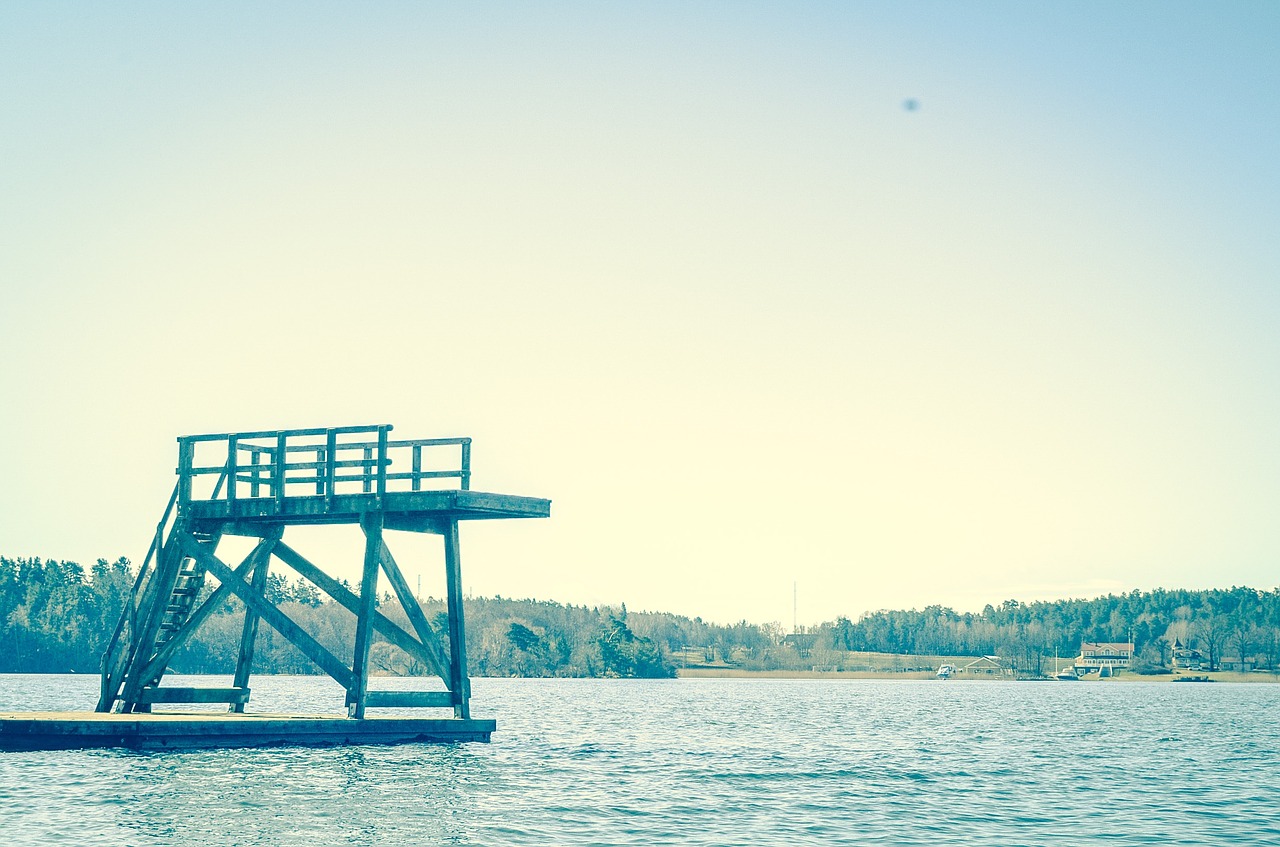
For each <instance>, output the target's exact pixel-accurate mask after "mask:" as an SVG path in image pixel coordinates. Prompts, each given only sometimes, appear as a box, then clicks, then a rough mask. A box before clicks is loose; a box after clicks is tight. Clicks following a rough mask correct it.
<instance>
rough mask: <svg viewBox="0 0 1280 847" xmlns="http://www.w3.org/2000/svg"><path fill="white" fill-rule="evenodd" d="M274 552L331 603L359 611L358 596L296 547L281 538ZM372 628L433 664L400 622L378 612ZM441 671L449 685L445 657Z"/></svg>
mask: <svg viewBox="0 0 1280 847" xmlns="http://www.w3.org/2000/svg"><path fill="white" fill-rule="evenodd" d="M275 555H276V558H278V559H280V561H282V562H284V563H285V564H286V565H288V566H289V567H291V568H293V569H294V570H295V571H297V572H298V573H299V574H300V575H302V576H304V577H306V578H307V579H309V580H311V582H312V584H314V585H315V586H316V587H317V588H319V589H320V590H321V591H323V592H324V593H326V594H328V595H329V596H330V597H332V598H333V600H334V602H336V603H338V604H340V605H341V606H342V607H343V608H345V609H346V610H347V611H349V612H351V613H352V614H359V613H360V598H359V597H357V596H356V595H355V594H354V593H353V592H351V591H348V590H347V589H346V588H344V587H343V586H342V583H340V582H338V581H337V580H336V579H334V578H333V577H331V576H329V575H328V574H327V573H325V572H324V571H322V570H320V569H319V568H318V567H316V566H315V565H313V564H312V563H311V562H309V561H307V559H306V558H305V557H304V556H303V555H302V554H301V553H299V552H298V551H297V550H294V549H293V548H292V547H290V546H289V545H288V544H286V543H285V542H283V541H281V542H280V543H279V544H277V545H276V548H275ZM373 627H374V629H375V630H377V632H378V634H380V635H381V636H382V637H383V638H385V639H387V641H389V642H391V643H392V644H394V645H395V646H397V647H399V648H400V649H401V650H403V651H404V652H406V653H408V654H409V655H410V656H413V657H414V658H415V659H417V660H418V661H420V662H422V663H423V664H424V665H426V666H427V667H432V665H433V661H432V656H431V654H430V653H429V652H428V651H427V648H426V647H425V646H423V645H422V644H421V643H420V642H419V641H418V640H417V639H415V638H414V637H413V636H412V635H410V634H409V633H407V632H405V631H404V630H403V629H401V628H400V625H399V624H397V623H396V622H395V621H393V620H391V619H390V618H388V617H387V616H386V615H384V614H382V613H381V612H378V613H377V614H375V615H374V616H373ZM444 671H445V672H444V673H442V674H440V678H441V679H442V680H444V683H445V685H448V684H449V679H450V678H451V677H450V671H449V665H448V661H447V659H446V660H445V665H444Z"/></svg>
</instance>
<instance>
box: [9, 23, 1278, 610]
mask: <svg viewBox="0 0 1280 847" xmlns="http://www.w3.org/2000/svg"><path fill="white" fill-rule="evenodd" d="M1277 43H1280V5H1276V4H1274V3H1269V2H1265V3H1264V2H1259V3H1220V4H1204V3H1179V2H1158V3H1126V4H1113V3H1072V4H1017V3H955V2H941V3H896V2H895V3H855V4H843V3H833V4H821V3H809V4H804V3H795V2H787V3H773V4H747V3H697V4H692V3H672V4H654V3H649V4H600V3H581V4H511V5H485V4H458V5H452V6H447V5H432V4H426V3H369V4H363V3H362V4H356V3H351V4H342V3H325V4H317V3H299V4H296V5H289V4H285V3H275V4H266V5H264V4H248V3H246V4H234V3H216V4H215V3H209V4H160V3H156V4H142V5H139V4H126V3H113V4H88V3H83V4H81V3H62V4H35V3H27V4H19V3H8V4H4V5H2V6H0V553H3V554H5V555H9V556H41V557H51V558H60V559H75V560H78V561H80V562H82V563H84V564H86V565H88V564H89V563H91V562H92V561H93V560H94V559H96V558H98V557H99V556H101V557H105V558H110V559H114V558H116V557H117V556H121V555H125V556H128V557H130V558H132V559H134V560H135V561H136V560H140V559H141V558H142V556H143V554H144V553H145V548H146V544H147V541H148V538H149V534H150V532H151V531H152V527H153V526H154V523H155V521H156V520H157V519H158V518H159V513H160V510H161V509H162V508H163V506H164V502H165V499H166V497H167V495H168V492H169V490H170V488H171V487H172V484H173V467H174V463H175V457H176V444H175V441H174V439H175V438H176V437H177V436H179V435H184V434H194V433H202V432H225V431H236V430H257V429H274V428H287V427H312V426H339V425H348V424H367V423H391V424H394V425H395V427H396V429H395V435H396V436H399V437H404V438H422V437H438V436H458V435H466V436H471V437H472V438H474V439H475V444H474V460H473V470H474V478H473V479H474V487H475V488H476V489H479V490H489V491H498V492H503V493H511V494H528V495H533V496H540V497H547V498H550V499H551V500H552V501H553V506H552V518H551V519H550V520H549V521H528V522H515V521H512V522H505V523H482V524H473V525H467V526H465V527H464V528H463V547H462V554H463V575H464V581H465V583H466V586H467V589H468V590H469V591H470V592H473V593H475V594H486V595H491V594H501V595H503V596H508V597H537V598H539V599H553V600H559V601H562V602H572V603H588V604H597V603H609V604H616V603H620V602H625V603H626V604H627V605H628V607H629V608H632V609H650V610H665V611H673V612H678V613H682V614H688V615H701V616H703V617H704V618H706V619H709V620H714V621H720V622H731V621H735V620H738V619H742V618H745V619H748V620H751V621H754V622H766V621H771V620H777V621H781V622H783V623H784V624H786V625H788V626H790V624H791V622H792V586H793V584H797V585H798V609H799V611H798V617H799V622H800V623H801V624H812V623H817V622H819V621H822V620H830V619H832V618H834V617H835V616H836V615H840V614H844V615H848V616H851V617H856V616H857V615H858V614H860V613H862V612H864V611H868V610H874V609H878V608H905V607H913V606H914V607H922V606H925V605H928V604H933V603H940V604H943V605H950V606H953V607H955V608H957V609H960V610H977V609H980V608H981V607H982V605H983V604H984V603H987V602H992V603H999V602H1000V601H1001V600H1003V599H1008V598H1017V599H1020V600H1034V599H1052V598H1058V597H1068V596H1096V595H1098V594H1102V593H1106V592H1109V591H1121V590H1130V589H1134V588H1142V589H1150V588H1154V587H1156V586H1165V587H1188V588H1201V587H1219V586H1221V587H1227V586H1230V585H1237V584H1247V585H1251V586H1254V587H1259V588H1271V587H1274V586H1276V584H1277V582H1278V581H1280V580H1278V579H1277V564H1278V563H1280V520H1277V513H1278V511H1280V332H1278V331H1277V330H1278V329H1280V237H1278V236H1277V233H1278V232H1280V201H1278V200H1277V198H1278V197H1280V156H1277V149H1280V50H1277V48H1276V44H1277ZM908 101H912V102H911V103H910V104H909V102H908ZM909 105H915V106H916V108H909ZM351 532H352V533H354V534H353V535H344V534H342V533H334V532H330V533H328V534H327V535H326V536H324V537H319V536H317V537H316V538H313V539H308V542H309V543H310V544H311V545H312V546H311V547H308V548H307V552H310V553H311V555H312V557H313V558H314V559H315V560H316V561H317V562H319V563H321V564H324V565H328V566H330V567H331V568H332V569H334V570H337V571H339V572H340V573H344V574H354V573H356V572H357V571H358V568H359V562H360V555H359V552H358V544H359V542H358V540H356V536H357V535H358V533H357V532H356V531H355V530H352V531H351ZM432 545H438V542H435V541H424V540H422V539H400V538H397V539H394V540H393V542H392V548H393V550H396V551H397V556H398V558H400V559H401V560H402V563H404V564H406V568H407V569H408V570H409V571H410V572H411V574H412V573H415V572H421V573H424V574H426V575H427V576H426V577H425V578H424V590H428V586H430V585H431V580H434V579H436V578H437V576H438V574H439V572H440V571H441V569H442V566H441V565H440V564H439V551H438V549H437V548H436V546H432ZM298 546H305V545H303V544H301V543H299V545H298ZM230 557H231V556H230V553H228V558H230ZM415 569H417V570H416V571H415ZM436 593H437V594H438V592H436Z"/></svg>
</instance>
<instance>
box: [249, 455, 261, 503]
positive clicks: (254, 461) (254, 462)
mask: <svg viewBox="0 0 1280 847" xmlns="http://www.w3.org/2000/svg"><path fill="white" fill-rule="evenodd" d="M249 464H250V465H251V466H252V470H251V478H252V479H253V484H252V485H250V486H249V496H250V497H257V496H258V494H260V493H261V491H260V489H259V485H258V466H259V465H261V464H262V451H261V450H258V449H250V450H249Z"/></svg>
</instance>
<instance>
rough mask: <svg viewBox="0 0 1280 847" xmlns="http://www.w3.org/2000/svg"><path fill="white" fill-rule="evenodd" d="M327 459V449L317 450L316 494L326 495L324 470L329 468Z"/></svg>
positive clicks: (319, 448) (320, 448)
mask: <svg viewBox="0 0 1280 847" xmlns="http://www.w3.org/2000/svg"><path fill="white" fill-rule="evenodd" d="M328 464H329V463H328V461H327V460H326V459H325V448H323V447H317V448H316V494H324V470H325V467H327V466H328Z"/></svg>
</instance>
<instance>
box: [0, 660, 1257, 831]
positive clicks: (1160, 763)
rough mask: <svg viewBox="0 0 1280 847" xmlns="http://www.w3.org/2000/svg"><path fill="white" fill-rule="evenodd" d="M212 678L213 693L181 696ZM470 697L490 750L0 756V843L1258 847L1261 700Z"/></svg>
mask: <svg viewBox="0 0 1280 847" xmlns="http://www.w3.org/2000/svg"><path fill="white" fill-rule="evenodd" d="M180 682H181V680H175V681H174V684H178V683H180ZM215 682H223V683H225V681H221V680H218V681H215V680H212V679H210V680H204V683H205V684H215ZM380 682H381V681H380ZM253 684H254V705H255V706H256V708H257V709H259V710H262V711H299V710H302V711H316V710H317V709H318V708H323V709H325V710H329V711H339V710H340V708H341V702H342V694H341V691H340V690H339V689H338V688H337V687H336V685H334V684H333V683H332V682H331V681H328V680H326V679H319V678H313V677H274V678H273V677H257V678H255V679H254V681H253ZM96 685H97V680H96V679H92V678H88V677H74V676H9V677H0V710H4V709H13V708H18V707H20V705H21V704H23V703H25V706H24V707H25V708H28V709H55V708H59V709H61V708H88V707H89V706H90V705H91V704H92V701H93V699H94V695H95V692H96ZM473 688H474V696H475V701H474V706H475V712H476V716H477V717H496V718H497V719H498V732H497V733H495V734H494V737H493V743H491V744H462V745H454V746H444V745H406V746H399V747H343V748H329V749H308V748H278V749H268V750H213V751H195V752H164V753H130V752H124V751H67V752H39V753H5V754H0V838H2V839H3V841H4V843H6V844H12V845H44V844H50V845H52V844H58V845H66V844H70V845H76V846H77V847H81V845H86V846H87V845H98V844H103V845H107V844H110V845H115V846H117V847H118V845H140V847H141V845H178V844H193V843H215V844H218V845H282V846H286V847H287V846H288V845H306V846H307V847H322V845H395V847H403V845H436V844H478V845H488V844H494V845H505V844H513V845H525V844H527V845H535V844H536V845H561V844H566V845H567V844H572V845H627V844H635V845H642V844H643V845H655V844H680V845H760V844H765V845H774V844H777V845H809V844H813V845H818V844H821V845H861V844H868V845H869V844H877V845H915V844H921V845H923V844H929V845H934V844H939V843H943V842H946V843H962V844H981V845H1000V847H1014V846H1015V845H1073V846H1074V845H1088V844H1103V843H1105V844H1109V845H1110V844H1225V843H1231V844H1233V845H1245V844H1268V845H1275V844H1280V802H1278V799H1280V706H1278V705H1277V698H1278V697H1280V686H1273V685H1227V684H1214V685H1168V684H1165V685H1157V684H1121V683H1115V684H1105V683H1079V684H1076V685H1063V684H1059V683H1045V684H1025V683H1022V684H1019V683H1000V682H980V683H978V682H954V681H951V682H938V681H927V682H923V681H922V682H909V681H903V682H897V681H869V680H868V681H861V680H858V681H843V680H842V681H825V680H823V681H816V680H712V679H699V680H669V681H623V680H489V679H477V680H474V682H473ZM317 704H319V705H317Z"/></svg>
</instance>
